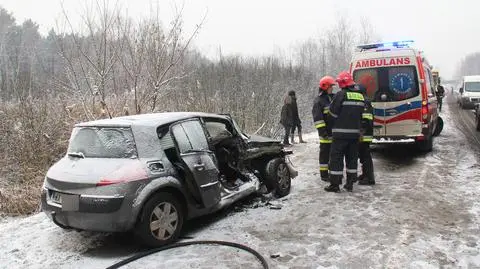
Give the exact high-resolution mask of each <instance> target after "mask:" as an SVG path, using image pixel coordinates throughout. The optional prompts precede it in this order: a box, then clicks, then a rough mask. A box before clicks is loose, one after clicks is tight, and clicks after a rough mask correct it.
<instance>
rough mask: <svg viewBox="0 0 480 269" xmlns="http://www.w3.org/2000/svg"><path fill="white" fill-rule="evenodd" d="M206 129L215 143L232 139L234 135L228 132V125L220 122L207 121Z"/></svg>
mask: <svg viewBox="0 0 480 269" xmlns="http://www.w3.org/2000/svg"><path fill="white" fill-rule="evenodd" d="M205 128H206V129H207V132H208V135H209V136H210V138H212V140H213V141H217V140H222V139H225V138H229V137H232V136H233V134H232V133H231V132H230V131H229V130H228V128H227V125H226V124H225V123H223V122H218V121H206V122H205Z"/></svg>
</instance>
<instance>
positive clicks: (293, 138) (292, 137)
mask: <svg viewBox="0 0 480 269" xmlns="http://www.w3.org/2000/svg"><path fill="white" fill-rule="evenodd" d="M291 140H292V142H291V143H292V144H295V135H294V134H292V136H291Z"/></svg>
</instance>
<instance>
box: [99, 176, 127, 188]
mask: <svg viewBox="0 0 480 269" xmlns="http://www.w3.org/2000/svg"><path fill="white" fill-rule="evenodd" d="M123 182H125V181H124V180H121V179H106V178H101V179H100V181H99V182H98V183H97V187H101V186H108V185H112V184H118V183H123Z"/></svg>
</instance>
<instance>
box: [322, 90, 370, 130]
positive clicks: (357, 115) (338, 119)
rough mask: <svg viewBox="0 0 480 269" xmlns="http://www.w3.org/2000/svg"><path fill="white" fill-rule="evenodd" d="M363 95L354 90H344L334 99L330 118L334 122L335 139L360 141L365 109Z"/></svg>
mask: <svg viewBox="0 0 480 269" xmlns="http://www.w3.org/2000/svg"><path fill="white" fill-rule="evenodd" d="M364 101H365V98H364V97H363V94H361V93H359V92H357V91H355V90H354V88H353V87H352V88H346V89H342V90H341V91H340V92H338V93H337V94H336V95H335V98H333V101H332V104H331V105H330V114H329V118H331V120H332V121H333V125H332V136H333V139H359V138H360V130H361V127H362V126H361V122H362V114H363V110H364V108H365V102H364Z"/></svg>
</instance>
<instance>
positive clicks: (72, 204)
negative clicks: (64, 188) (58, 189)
mask: <svg viewBox="0 0 480 269" xmlns="http://www.w3.org/2000/svg"><path fill="white" fill-rule="evenodd" d="M61 197H62V198H61V201H62V211H78V209H79V204H80V203H79V201H80V199H79V196H78V195H75V194H64V193H62V194H61Z"/></svg>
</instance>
